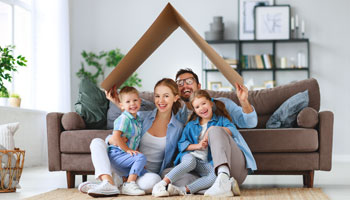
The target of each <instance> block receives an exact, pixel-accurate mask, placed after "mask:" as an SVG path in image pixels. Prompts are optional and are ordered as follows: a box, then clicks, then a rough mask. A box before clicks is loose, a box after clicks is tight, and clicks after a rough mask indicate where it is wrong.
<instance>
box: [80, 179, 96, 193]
mask: <svg viewBox="0 0 350 200" xmlns="http://www.w3.org/2000/svg"><path fill="white" fill-rule="evenodd" d="M97 185H98V184H96V183H91V182H90V181H85V182H82V183H80V185H79V187H78V190H79V191H80V192H82V193H87V192H88V191H89V190H90V189H92V188H94V187H96V186H97Z"/></svg>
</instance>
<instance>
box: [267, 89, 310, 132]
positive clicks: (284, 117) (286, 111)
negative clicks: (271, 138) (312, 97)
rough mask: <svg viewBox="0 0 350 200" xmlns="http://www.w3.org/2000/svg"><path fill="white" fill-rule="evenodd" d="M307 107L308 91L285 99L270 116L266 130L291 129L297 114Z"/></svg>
mask: <svg viewBox="0 0 350 200" xmlns="http://www.w3.org/2000/svg"><path fill="white" fill-rule="evenodd" d="M308 105H309V93H308V90H305V91H304V92H299V93H297V94H295V95H294V96H292V97H290V98H289V99H287V100H286V101H285V102H283V104H282V105H281V106H280V107H279V108H278V109H277V110H276V111H275V112H274V113H273V114H272V115H271V117H270V119H269V120H268V121H267V123H266V128H291V127H293V126H294V125H295V124H296V119H297V115H298V113H299V112H300V111H301V110H302V109H304V108H306V107H307V106H308Z"/></svg>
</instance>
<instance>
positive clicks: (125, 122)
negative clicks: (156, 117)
mask: <svg viewBox="0 0 350 200" xmlns="http://www.w3.org/2000/svg"><path fill="white" fill-rule="evenodd" d="M113 130H114V131H121V132H122V135H121V137H126V138H127V139H128V142H127V143H126V145H127V146H128V147H129V148H130V149H132V150H136V149H137V148H138V147H139V144H140V140H141V130H142V122H141V119H140V117H139V116H138V115H136V118H135V117H134V116H133V115H132V114H130V113H129V112H128V111H124V112H123V113H122V114H121V115H120V116H119V117H118V118H117V119H115V120H114V126H113ZM112 134H113V133H112ZM112 134H110V135H108V136H107V138H106V143H107V145H108V149H110V148H113V147H115V146H113V145H109V143H108V140H109V138H110V137H111V136H112ZM117 148H119V149H120V147H117ZM120 150H122V149H120ZM122 151H123V150H122Z"/></svg>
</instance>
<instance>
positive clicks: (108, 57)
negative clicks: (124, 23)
mask: <svg viewBox="0 0 350 200" xmlns="http://www.w3.org/2000/svg"><path fill="white" fill-rule="evenodd" d="M81 56H82V57H83V58H84V60H85V63H86V64H87V65H88V66H92V67H95V68H96V69H95V70H94V71H96V72H95V73H91V72H90V70H86V69H85V64H84V63H83V62H81V68H80V70H79V71H78V72H77V73H76V75H77V76H78V78H80V79H83V78H88V79H90V80H91V81H92V82H94V83H95V84H97V83H98V81H99V80H104V79H105V70H106V68H107V67H108V68H114V67H115V66H117V65H118V63H119V62H120V61H121V60H122V59H123V57H124V54H122V53H121V52H120V50H119V49H112V50H110V51H108V52H105V51H101V52H99V54H96V53H94V52H86V51H83V52H82V53H81ZM124 86H138V87H141V86H142V85H141V79H140V78H139V77H138V74H137V73H133V74H132V75H131V76H130V77H129V78H128V79H127V80H126V81H125V82H124V83H123V84H122V85H121V86H120V88H122V87H124Z"/></svg>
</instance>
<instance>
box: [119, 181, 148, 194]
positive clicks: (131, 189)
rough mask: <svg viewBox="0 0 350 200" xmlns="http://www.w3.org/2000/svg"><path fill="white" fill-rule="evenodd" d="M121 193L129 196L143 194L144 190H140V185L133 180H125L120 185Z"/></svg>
mask: <svg viewBox="0 0 350 200" xmlns="http://www.w3.org/2000/svg"><path fill="white" fill-rule="evenodd" d="M122 194H125V195H131V196H139V195H145V194H146V193H145V191H144V190H141V189H140V187H139V186H138V185H137V184H136V183H135V181H132V182H129V183H128V182H126V183H124V184H123V186H122Z"/></svg>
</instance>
